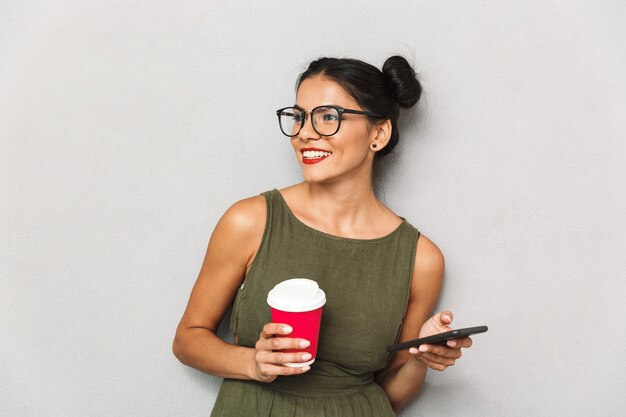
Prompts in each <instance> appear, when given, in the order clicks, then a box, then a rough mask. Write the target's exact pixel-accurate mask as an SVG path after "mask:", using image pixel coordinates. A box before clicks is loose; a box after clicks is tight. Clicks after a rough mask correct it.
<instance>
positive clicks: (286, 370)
mask: <svg viewBox="0 0 626 417" xmlns="http://www.w3.org/2000/svg"><path fill="white" fill-rule="evenodd" d="M309 369H311V367H310V366H308V365H306V366H300V367H291V366H283V365H272V364H268V363H263V364H260V365H259V370H260V371H261V373H262V374H263V375H266V376H269V375H282V376H288V375H300V374H303V373H305V372H306V371H308V370H309Z"/></svg>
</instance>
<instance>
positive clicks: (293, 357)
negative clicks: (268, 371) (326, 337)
mask: <svg viewBox="0 0 626 417" xmlns="http://www.w3.org/2000/svg"><path fill="white" fill-rule="evenodd" d="M259 356H261V355H259ZM311 357H312V356H311V354H310V353H309V352H298V353H285V352H271V353H269V352H266V353H265V355H263V356H262V362H265V363H270V364H275V365H282V364H285V363H299V362H306V361H308V360H311Z"/></svg>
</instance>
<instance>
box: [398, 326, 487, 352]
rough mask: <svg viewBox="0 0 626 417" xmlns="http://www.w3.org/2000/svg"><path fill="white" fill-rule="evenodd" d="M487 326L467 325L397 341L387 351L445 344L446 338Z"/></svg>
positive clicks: (462, 335)
mask: <svg viewBox="0 0 626 417" xmlns="http://www.w3.org/2000/svg"><path fill="white" fill-rule="evenodd" d="M487 330H488V329H487V326H478V327H467V328H465V329H457V330H452V331H449V332H444V333H439V334H435V335H432V336H428V337H422V338H420V339H415V340H409V341H408V342H404V343H398V344H396V345H392V346H388V347H387V351H388V352H397V351H399V350H404V349H409V348H412V347H414V346H415V347H417V346H419V345H424V344H431V345H436V344H445V343H446V342H447V341H448V340H451V339H462V338H464V337H467V336H470V335H472V334H477V333H484V332H486V331H487Z"/></svg>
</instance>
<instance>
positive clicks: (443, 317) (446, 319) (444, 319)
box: [438, 311, 454, 324]
mask: <svg viewBox="0 0 626 417" xmlns="http://www.w3.org/2000/svg"><path fill="white" fill-rule="evenodd" d="M438 318H439V321H440V322H441V323H443V324H450V323H452V319H453V318H454V315H453V314H452V312H451V311H442V312H441V313H439V317H438Z"/></svg>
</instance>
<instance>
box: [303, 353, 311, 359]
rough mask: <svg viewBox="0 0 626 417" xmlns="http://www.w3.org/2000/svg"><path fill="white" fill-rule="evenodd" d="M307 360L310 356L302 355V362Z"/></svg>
mask: <svg viewBox="0 0 626 417" xmlns="http://www.w3.org/2000/svg"><path fill="white" fill-rule="evenodd" d="M309 359H311V354H310V353H305V354H304V355H302V360H303V361H308V360H309Z"/></svg>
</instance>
